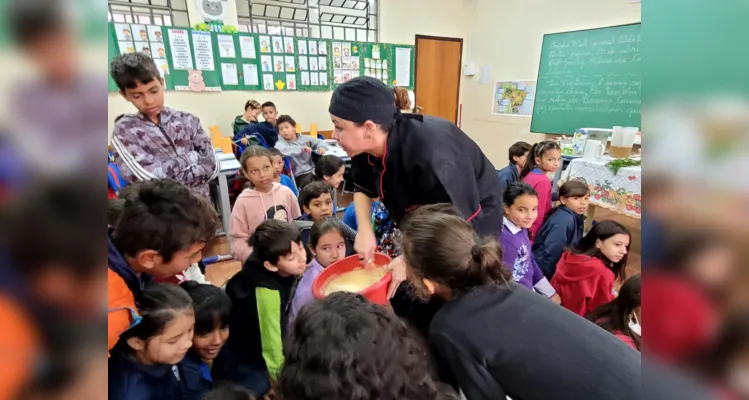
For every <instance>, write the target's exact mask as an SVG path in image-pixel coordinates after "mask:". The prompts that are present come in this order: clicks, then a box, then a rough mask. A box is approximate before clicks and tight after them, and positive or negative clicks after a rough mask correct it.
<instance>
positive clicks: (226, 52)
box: [216, 35, 237, 58]
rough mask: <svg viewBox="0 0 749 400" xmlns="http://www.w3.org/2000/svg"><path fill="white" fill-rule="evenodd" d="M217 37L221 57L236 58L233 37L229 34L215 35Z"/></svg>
mask: <svg viewBox="0 0 749 400" xmlns="http://www.w3.org/2000/svg"><path fill="white" fill-rule="evenodd" d="M216 38H217V39H218V50H219V54H221V58H236V57H237V53H236V51H235V49H234V37H232V36H231V35H216Z"/></svg>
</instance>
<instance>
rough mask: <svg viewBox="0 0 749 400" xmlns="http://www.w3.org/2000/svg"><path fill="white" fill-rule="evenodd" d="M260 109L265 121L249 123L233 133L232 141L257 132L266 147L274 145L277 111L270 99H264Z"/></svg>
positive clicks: (276, 135) (276, 133) (276, 129)
mask: <svg viewBox="0 0 749 400" xmlns="http://www.w3.org/2000/svg"><path fill="white" fill-rule="evenodd" d="M260 109H261V111H262V112H263V118H264V119H265V121H263V122H258V123H256V124H250V125H248V126H246V127H244V128H242V130H240V131H239V133H237V134H236V135H234V141H237V140H240V139H242V138H245V137H248V136H250V135H252V134H256V133H257V134H260V136H262V137H263V139H265V143H266V144H267V145H268V147H273V146H275V145H276V142H277V141H278V125H277V123H276V118H277V117H278V111H277V110H276V105H275V104H273V103H272V102H270V101H266V102H265V103H263V105H262V106H261V108H260Z"/></svg>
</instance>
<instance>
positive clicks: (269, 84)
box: [258, 35, 298, 91]
mask: <svg viewBox="0 0 749 400" xmlns="http://www.w3.org/2000/svg"><path fill="white" fill-rule="evenodd" d="M294 39H295V38H294V37H292V36H274V35H260V36H258V40H259V43H260V66H261V71H262V83H263V90H275V91H295V90H297V89H298V87H297V86H298V85H297V81H298V74H297V59H296V56H297V52H296V43H295V40H294Z"/></svg>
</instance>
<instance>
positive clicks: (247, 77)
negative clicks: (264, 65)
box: [242, 64, 260, 86]
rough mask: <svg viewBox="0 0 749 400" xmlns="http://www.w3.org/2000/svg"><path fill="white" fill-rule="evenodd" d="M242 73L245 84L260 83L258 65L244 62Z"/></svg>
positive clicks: (253, 84) (254, 84)
mask: <svg viewBox="0 0 749 400" xmlns="http://www.w3.org/2000/svg"><path fill="white" fill-rule="evenodd" d="M242 73H243V75H244V84H245V86H257V85H258V83H260V81H259V80H258V77H257V65H255V64H243V65H242Z"/></svg>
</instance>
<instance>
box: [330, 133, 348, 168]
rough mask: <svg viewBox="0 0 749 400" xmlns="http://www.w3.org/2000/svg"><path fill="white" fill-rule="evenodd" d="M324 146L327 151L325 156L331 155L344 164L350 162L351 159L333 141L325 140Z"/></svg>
mask: <svg viewBox="0 0 749 400" xmlns="http://www.w3.org/2000/svg"><path fill="white" fill-rule="evenodd" d="M325 144H326V145H327V146H328V151H327V152H326V153H325V154H332V155H334V156H336V157H338V158H340V159H341V160H343V163H344V164H347V163H350V162H351V157H349V156H348V154H346V152H345V151H343V148H342V147H341V146H339V145H338V142H337V141H336V140H335V139H325Z"/></svg>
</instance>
